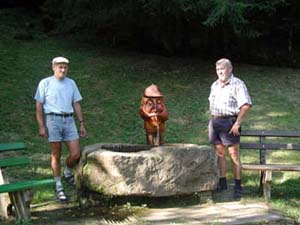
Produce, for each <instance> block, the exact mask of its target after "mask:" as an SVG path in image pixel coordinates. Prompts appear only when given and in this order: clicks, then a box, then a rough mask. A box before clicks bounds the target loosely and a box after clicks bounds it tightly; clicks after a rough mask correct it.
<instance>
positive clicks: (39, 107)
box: [35, 101, 48, 138]
mask: <svg viewBox="0 0 300 225" xmlns="http://www.w3.org/2000/svg"><path fill="white" fill-rule="evenodd" d="M35 110H36V120H37V122H38V125H39V135H40V136H41V137H45V138H47V137H48V135H47V131H46V127H45V124H44V115H43V114H44V112H43V104H42V103H40V102H39V101H36V103H35Z"/></svg>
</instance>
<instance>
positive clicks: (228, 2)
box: [204, 0, 285, 38]
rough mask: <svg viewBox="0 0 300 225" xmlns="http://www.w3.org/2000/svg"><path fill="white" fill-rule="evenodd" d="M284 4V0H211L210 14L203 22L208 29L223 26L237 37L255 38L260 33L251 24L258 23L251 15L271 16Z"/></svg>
mask: <svg viewBox="0 0 300 225" xmlns="http://www.w3.org/2000/svg"><path fill="white" fill-rule="evenodd" d="M284 2H285V0H276V1H244V0H238V1H234V0H213V1H212V4H211V9H210V14H209V15H208V17H207V19H206V20H205V21H204V24H205V25H206V26H209V27H216V26H217V25H221V26H225V27H227V28H228V31H230V30H232V31H233V32H235V33H236V34H237V35H243V36H245V37H248V38H255V37H258V36H259V34H260V32H259V30H257V29H256V27H255V23H254V24H253V19H255V20H256V21H255V22H256V23H258V21H257V18H253V17H252V15H253V14H260V15H268V16H272V14H274V13H275V12H276V8H277V7H278V6H280V5H281V4H283V3H284ZM261 19H263V18H261ZM260 22H263V21H260ZM253 25H254V26H253Z"/></svg>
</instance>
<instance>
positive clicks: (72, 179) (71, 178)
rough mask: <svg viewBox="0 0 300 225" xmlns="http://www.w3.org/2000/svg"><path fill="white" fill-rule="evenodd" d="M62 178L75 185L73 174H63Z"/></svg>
mask: <svg viewBox="0 0 300 225" xmlns="http://www.w3.org/2000/svg"><path fill="white" fill-rule="evenodd" d="M64 179H65V180H66V181H67V182H68V183H69V184H70V185H71V186H75V179H74V176H73V175H71V176H69V177H66V176H64Z"/></svg>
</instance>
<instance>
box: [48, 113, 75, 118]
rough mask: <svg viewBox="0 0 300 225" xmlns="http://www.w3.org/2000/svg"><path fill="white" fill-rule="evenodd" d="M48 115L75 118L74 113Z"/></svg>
mask: <svg viewBox="0 0 300 225" xmlns="http://www.w3.org/2000/svg"><path fill="white" fill-rule="evenodd" d="M46 115H51V116H61V117H69V116H73V113H54V112H51V113H46Z"/></svg>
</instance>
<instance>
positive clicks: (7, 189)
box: [0, 142, 54, 221]
mask: <svg viewBox="0 0 300 225" xmlns="http://www.w3.org/2000/svg"><path fill="white" fill-rule="evenodd" d="M24 149H25V144H24V143H22V142H18V143H7V144H0V154H1V153H3V152H7V151H19V150H24ZM30 163H31V160H30V159H29V158H28V157H5V158H3V157H2V158H1V159H0V216H1V217H2V218H3V219H7V218H8V217H9V212H8V211H9V209H10V208H11V207H12V206H13V207H14V210H15V215H16V220H17V221H19V220H28V219H30V200H31V199H28V197H27V195H26V191H28V190H29V189H32V188H36V187H39V186H42V185H49V184H53V183H54V180H53V179H40V180H26V181H17V182H11V181H10V180H9V178H8V176H7V175H6V174H5V169H6V168H9V167H15V166H24V165H29V164H30ZM7 193H8V196H7Z"/></svg>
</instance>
